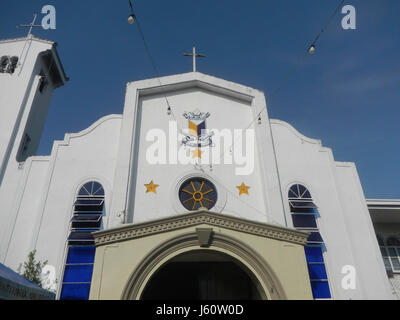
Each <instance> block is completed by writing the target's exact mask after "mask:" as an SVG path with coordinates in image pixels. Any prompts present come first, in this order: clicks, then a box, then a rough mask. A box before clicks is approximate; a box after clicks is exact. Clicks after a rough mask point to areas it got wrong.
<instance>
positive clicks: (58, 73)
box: [0, 34, 68, 184]
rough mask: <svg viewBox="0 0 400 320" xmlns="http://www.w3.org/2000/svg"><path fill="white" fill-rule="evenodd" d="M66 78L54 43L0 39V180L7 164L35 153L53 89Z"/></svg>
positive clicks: (36, 39) (32, 39) (12, 164)
mask: <svg viewBox="0 0 400 320" xmlns="http://www.w3.org/2000/svg"><path fill="white" fill-rule="evenodd" d="M66 81H68V78H67V77H66V75H65V72H64V70H63V67H62V65H61V62H60V59H59V57H58V54H57V51H56V43H54V42H51V41H47V40H43V39H39V38H36V37H34V36H32V35H31V34H29V35H28V37H26V38H18V39H7V40H0V106H1V109H0V184H1V183H2V182H3V179H4V175H5V172H6V170H7V167H8V166H9V165H11V166H12V167H13V166H15V165H18V163H21V162H24V161H25V159H26V158H27V157H29V156H31V155H34V154H35V152H36V150H37V147H38V145H39V141H40V136H41V133H42V130H43V126H44V123H45V120H46V116H47V111H48V108H49V105H50V101H51V97H52V93H53V90H54V89H55V88H58V87H60V86H62V85H64V84H65V82H66Z"/></svg>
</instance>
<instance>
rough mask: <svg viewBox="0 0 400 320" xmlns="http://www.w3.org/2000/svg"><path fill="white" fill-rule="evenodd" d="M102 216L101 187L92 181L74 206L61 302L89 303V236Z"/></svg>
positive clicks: (91, 250)
mask: <svg viewBox="0 0 400 320" xmlns="http://www.w3.org/2000/svg"><path fill="white" fill-rule="evenodd" d="M103 214H104V189H103V187H102V186H101V184H100V183H98V182H95V181H91V182H88V183H86V184H85V185H83V186H82V188H81V189H80V190H79V192H78V196H77V197H76V201H75V203H74V214H73V216H72V219H71V225H70V234H69V236H68V239H67V241H68V253H67V260H66V264H65V269H64V276H63V282H62V289H61V296H60V299H61V300H87V299H89V291H90V284H91V281H92V273H93V264H94V256H95V252H96V249H95V246H94V239H93V236H92V232H94V231H98V230H100V229H101V228H102V217H103Z"/></svg>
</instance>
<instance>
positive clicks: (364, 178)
mask: <svg viewBox="0 0 400 320" xmlns="http://www.w3.org/2000/svg"><path fill="white" fill-rule="evenodd" d="M339 2H340V1H339V0H302V1H300V0H280V1H267V0H257V1H256V0H247V1H237V0H218V1H216V0H202V1H194V0H169V1H166V0H137V1H134V8H135V11H136V14H137V16H138V17H139V20H140V23H141V26H142V29H143V32H144V34H145V37H146V39H147V42H148V44H149V47H150V50H151V52H152V55H153V57H154V60H155V61H156V64H157V67H158V69H159V73H160V74H161V75H171V74H177V73H184V72H189V71H191V59H190V58H188V57H183V56H182V53H183V52H190V50H191V47H192V46H193V45H196V46H197V47H198V49H199V51H201V52H202V53H205V54H206V55H207V57H206V58H205V59H201V60H199V61H198V71H200V72H203V73H206V74H210V75H213V76H216V77H219V78H224V79H226V80H229V81H233V82H238V83H241V84H244V85H247V86H250V87H253V88H257V89H259V90H262V91H264V92H265V94H266V97H267V104H268V112H269V115H270V117H271V118H277V119H281V120H284V121H287V122H289V123H291V124H292V125H293V126H294V127H295V128H296V129H297V130H299V131H300V132H301V133H303V134H304V135H306V136H309V137H312V138H317V139H321V140H322V143H323V145H324V146H327V147H330V148H332V149H333V153H334V156H335V159H336V160H338V161H353V162H355V163H356V165H357V169H358V173H359V175H360V179H361V182H362V185H363V188H364V192H365V195H366V197H369V198H375V197H376V198H380V197H381V198H400V170H399V167H398V164H399V163H400V151H399V137H400V132H399V115H400V111H399V102H398V101H399V98H400V90H399V89H400V59H399V51H400V41H399V39H400V19H399V18H398V12H400V1H398V0H353V1H345V4H351V5H353V6H355V8H356V12H357V29H356V30H343V29H342V28H341V19H342V17H343V15H342V14H341V13H340V12H339V14H338V16H337V17H336V18H335V19H334V20H333V21H332V23H331V25H330V26H329V28H328V29H327V30H326V31H325V32H324V33H323V35H322V36H321V38H320V40H319V42H318V44H317V51H316V53H315V54H314V55H313V56H309V57H307V59H306V60H305V62H304V64H303V65H302V66H301V67H300V68H299V69H298V71H297V73H296V74H295V75H294V76H293V77H292V78H291V79H290V80H289V81H288V83H287V84H286V85H285V86H284V87H283V89H282V90H281V91H280V92H279V94H278V95H277V96H276V97H275V98H274V100H273V101H269V100H268V97H269V94H271V93H272V92H273V91H274V90H275V89H276V88H277V87H278V85H279V84H280V82H281V81H282V79H283V78H284V77H285V75H286V74H287V73H288V71H289V70H290V69H291V68H292V67H293V65H294V64H295V63H296V61H297V60H298V59H299V57H300V56H301V55H302V54H303V52H304V50H305V49H307V47H308V45H309V44H310V43H311V42H312V41H313V39H314V37H315V36H316V34H317V33H318V32H319V31H320V29H321V28H322V26H323V25H324V23H325V22H326V21H327V20H328V18H329V16H330V15H331V14H332V12H333V10H334V9H335V8H336V6H337V4H338V3H339ZM46 4H52V5H54V6H55V7H56V12H57V16H56V18H57V20H56V22H57V24H56V30H41V29H36V30H35V31H34V34H35V35H36V36H38V37H42V38H46V39H50V40H54V41H56V42H57V43H58V47H57V48H58V51H59V54H60V57H61V60H62V62H63V65H64V68H65V70H66V73H67V75H68V76H69V77H70V78H71V80H70V81H69V82H68V83H67V85H66V86H64V87H62V88H59V89H57V90H56V91H55V94H54V97H53V100H52V103H51V108H50V112H49V114H48V118H47V123H46V126H45V129H44V132H43V136H42V140H41V144H40V147H39V150H38V154H40V155H45V154H49V153H50V151H51V146H52V142H53V140H62V139H63V137H64V133H66V132H77V131H80V130H82V129H84V128H86V127H88V126H89V125H90V124H91V123H93V122H94V121H96V120H97V119H98V118H100V117H102V116H104V115H107V114H111V113H122V109H123V102H124V94H125V84H126V83H127V82H129V81H134V80H140V79H146V78H152V77H154V76H155V75H154V73H153V70H152V68H151V64H150V62H149V60H148V58H147V56H146V53H145V49H144V46H143V43H142V40H141V38H140V36H139V33H138V30H137V27H136V26H135V25H129V24H128V23H127V17H128V15H129V5H128V0H118V1H117V0H114V1H99V0H97V1H93V0H85V1H77V0H72V1H65V0H64V1H61V0H58V1H50V0H48V1H39V0H37V1H36V0H31V1H25V0H2V10H1V11H0V38H10V37H19V36H24V35H26V31H25V30H19V29H17V28H16V25H17V24H20V23H29V22H30V21H31V19H32V17H33V13H34V12H37V13H40V12H41V8H42V7H43V6H44V5H46ZM42 16H43V15H41V17H42ZM39 22H40V21H39Z"/></svg>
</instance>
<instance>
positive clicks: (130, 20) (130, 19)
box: [128, 13, 136, 24]
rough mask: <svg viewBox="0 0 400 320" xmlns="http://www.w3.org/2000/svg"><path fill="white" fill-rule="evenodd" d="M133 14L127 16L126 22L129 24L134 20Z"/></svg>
mask: <svg viewBox="0 0 400 320" xmlns="http://www.w3.org/2000/svg"><path fill="white" fill-rule="evenodd" d="M135 18H136V17H135V15H134V14H133V13H132V14H131V15H130V16H129V17H128V23H129V24H133V23H134V22H135Z"/></svg>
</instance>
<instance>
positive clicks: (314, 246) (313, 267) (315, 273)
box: [288, 184, 331, 299]
mask: <svg viewBox="0 0 400 320" xmlns="http://www.w3.org/2000/svg"><path fill="white" fill-rule="evenodd" d="M288 198H289V206H290V212H291V214H292V221H293V226H294V227H295V228H296V229H298V230H302V231H307V232H310V235H309V237H308V239H307V245H306V246H305V248H304V250H305V255H306V261H307V267H308V274H309V277H310V283H311V289H312V293H313V297H314V299H327V298H331V293H330V289H329V282H328V275H327V273H326V268H325V262H324V257H323V251H324V248H325V246H324V240H323V238H322V236H321V234H320V233H319V229H318V225H317V220H316V217H318V208H317V206H316V205H315V204H314V201H313V199H312V197H311V193H310V192H309V191H308V190H307V188H306V187H304V186H303V185H301V184H294V185H293V186H291V187H290V189H289V192H288Z"/></svg>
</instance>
